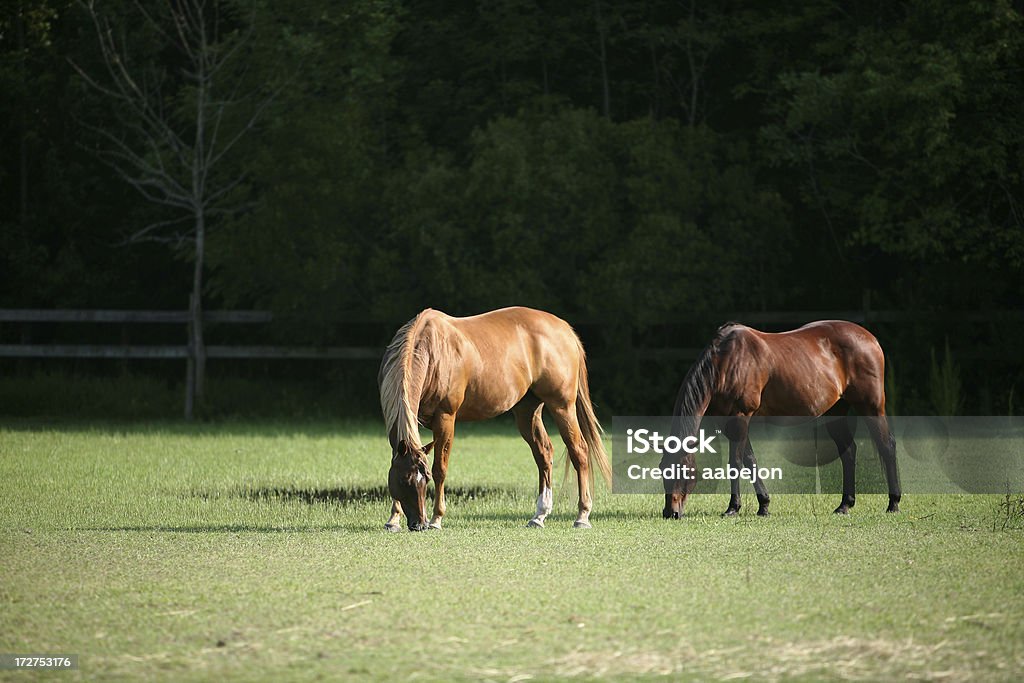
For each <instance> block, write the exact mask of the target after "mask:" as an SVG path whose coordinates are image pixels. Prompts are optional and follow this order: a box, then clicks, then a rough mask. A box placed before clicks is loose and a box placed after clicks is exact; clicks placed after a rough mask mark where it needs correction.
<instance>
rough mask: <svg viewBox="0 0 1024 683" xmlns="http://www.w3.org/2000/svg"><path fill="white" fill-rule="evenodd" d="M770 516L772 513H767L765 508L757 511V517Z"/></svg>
mask: <svg viewBox="0 0 1024 683" xmlns="http://www.w3.org/2000/svg"><path fill="white" fill-rule="evenodd" d="M771 514H772V513H770V512H768V509H767V508H761V509H760V510H758V511H757V516H758V517H771Z"/></svg>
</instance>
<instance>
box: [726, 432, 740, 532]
mask: <svg viewBox="0 0 1024 683" xmlns="http://www.w3.org/2000/svg"><path fill="white" fill-rule="evenodd" d="M739 449H740V443H739V442H738V441H736V440H733V439H729V467H731V468H733V469H739V467H740V457H739ZM741 507H743V505H742V504H741V503H740V480H739V479H732V478H730V479H729V507H727V508H726V509H725V512H723V513H722V516H723V517H735V516H736V515H738V514H739V513H740V508H741Z"/></svg>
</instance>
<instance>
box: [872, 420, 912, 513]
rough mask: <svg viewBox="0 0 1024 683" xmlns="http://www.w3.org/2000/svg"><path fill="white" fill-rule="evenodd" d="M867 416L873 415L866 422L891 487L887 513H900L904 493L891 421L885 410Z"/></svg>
mask: <svg viewBox="0 0 1024 683" xmlns="http://www.w3.org/2000/svg"><path fill="white" fill-rule="evenodd" d="M862 414H863V413H862ZM867 415H871V417H866V418H865V420H867V423H868V431H870V432H871V438H872V439H873V440H874V442H875V448H877V449H878V456H879V458H881V460H882V466H883V467H884V468H885V482H886V484H888V487H889V507H888V508H886V510H885V511H886V512H899V511H900V499H901V498H902V497H903V492H902V490H901V488H900V472H899V468H898V467H897V465H896V437H895V436H893V433H892V431H890V430H889V421H888V420H887V419H886V417H885V411H884V410H877V411H874V412H873V413H867Z"/></svg>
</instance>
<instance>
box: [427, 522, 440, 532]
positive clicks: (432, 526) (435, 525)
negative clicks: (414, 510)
mask: <svg viewBox="0 0 1024 683" xmlns="http://www.w3.org/2000/svg"><path fill="white" fill-rule="evenodd" d="M427 528H428V529H433V530H435V531H440V530H441V522H431V523H430V524H428V525H427Z"/></svg>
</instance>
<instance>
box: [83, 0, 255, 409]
mask: <svg viewBox="0 0 1024 683" xmlns="http://www.w3.org/2000/svg"><path fill="white" fill-rule="evenodd" d="M79 4H80V5H81V6H82V7H83V8H84V9H85V11H86V12H88V14H89V17H90V18H91V19H92V24H93V27H94V28H95V31H96V37H97V40H98V42H99V47H100V50H101V53H102V57H103V64H104V66H105V68H106V74H105V76H104V77H102V78H101V77H96V76H94V75H90V74H89V73H87V72H86V71H85V70H84V69H82V68H80V67H78V66H77V65H74V64H73V66H74V68H75V69H76V70H77V71H78V73H79V74H80V75H81V76H82V78H83V79H85V81H86V82H87V83H88V84H89V85H90V86H91V87H92V88H94V89H95V90H97V91H98V92H100V93H102V94H103V95H105V96H106V97H107V98H109V99H110V100H111V101H112V103H113V104H114V105H115V107H116V109H117V111H118V112H119V115H120V125H119V126H118V129H117V130H112V129H110V128H106V127H99V126H90V128H91V129H92V130H93V131H95V132H96V133H97V134H98V135H99V136H100V137H101V138H102V139H103V140H104V141H105V143H106V144H105V146H104V148H103V149H101V150H100V151H99V152H98V153H97V154H98V156H99V157H100V158H101V159H102V160H103V161H105V162H106V163H107V164H108V165H110V166H111V167H112V168H113V169H114V170H115V172H116V173H117V174H118V175H119V176H120V177H121V178H122V179H123V180H125V181H126V182H127V183H128V184H130V185H131V186H132V187H134V188H135V189H136V190H137V191H138V192H139V193H140V194H141V195H142V196H143V197H144V198H145V199H146V200H148V201H149V202H151V203H153V204H154V205H157V206H159V207H161V208H162V209H163V211H162V213H163V214H164V215H165V217H164V218H162V219H161V220H158V221H156V222H153V223H150V224H149V225H146V226H144V227H141V228H139V229H137V230H134V231H133V232H131V234H129V235H127V237H126V239H125V243H135V242H142V241H156V242H161V243H165V244H169V245H170V246H172V247H173V248H175V249H190V250H191V252H192V253H191V255H192V257H193V261H194V267H193V274H192V294H191V297H190V303H189V320H190V324H189V369H188V375H187V382H186V383H187V389H186V392H187V393H186V400H185V416H186V418H189V419H191V417H192V415H193V410H194V403H195V402H196V401H198V400H201V399H202V396H203V384H204V381H203V380H204V376H205V370H206V367H205V366H206V353H205V347H204V343H203V305H202V292H203V262H204V257H205V249H206V236H207V231H208V229H209V225H210V222H211V219H212V218H214V217H216V216H224V215H227V214H231V213H234V212H237V211H239V210H240V209H242V208H243V206H242V205H241V204H240V202H239V200H238V199H237V197H235V196H233V195H235V194H237V193H235V192H233V191H234V190H235V189H236V188H237V187H238V186H239V184H240V183H241V182H242V181H243V180H244V173H243V172H231V170H230V169H228V168H226V167H227V166H228V165H227V164H226V163H224V162H225V159H226V158H227V156H228V154H229V153H230V152H231V151H232V149H233V148H234V147H235V146H236V145H237V144H238V142H239V141H240V140H241V139H242V138H243V137H244V136H245V135H246V134H247V133H249V132H250V131H251V130H252V129H253V128H254V126H255V124H256V121H257V119H258V117H259V116H260V114H261V113H262V111H263V110H264V109H265V107H266V106H267V105H268V104H269V103H270V101H271V99H272V94H267V93H266V92H264V91H262V90H261V89H259V88H258V87H257V88H255V89H250V90H248V91H245V83H246V78H245V76H246V70H247V62H246V60H245V54H244V52H245V47H246V45H247V44H248V43H249V40H250V38H251V36H252V28H253V21H252V17H249V20H248V21H245V20H244V18H240V17H226V16H222V13H221V6H220V3H218V2H217V0H210V1H207V0H166V2H164V3H163V5H162V6H161V7H160V8H159V10H158V11H157V10H156V9H152V10H151V9H150V8H149V7H150V6H149V5H143V3H142V2H140V1H139V0H135V2H134V9H135V11H137V12H138V14H139V17H140V19H141V20H142V23H143V24H144V25H145V26H146V27H147V29H149V30H151V31H153V32H154V33H155V34H156V35H157V36H159V38H160V40H161V41H163V43H164V44H165V45H166V46H168V47H172V48H174V54H175V57H174V59H175V60H176V61H177V63H178V64H179V65H180V68H178V69H176V70H173V71H170V70H168V69H167V68H160V67H154V66H153V65H145V64H144V63H143V62H141V61H140V62H136V61H134V60H133V59H132V58H131V55H130V54H129V46H128V42H129V41H127V40H126V39H125V37H124V32H123V27H121V28H120V33H119V32H118V31H119V28H118V27H116V26H115V25H114V24H113V23H112V22H111V20H110V19H109V18H108V17H105V16H103V15H101V14H100V12H99V11H98V9H97V7H96V3H95V2H94V1H93V0H80V2H79Z"/></svg>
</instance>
